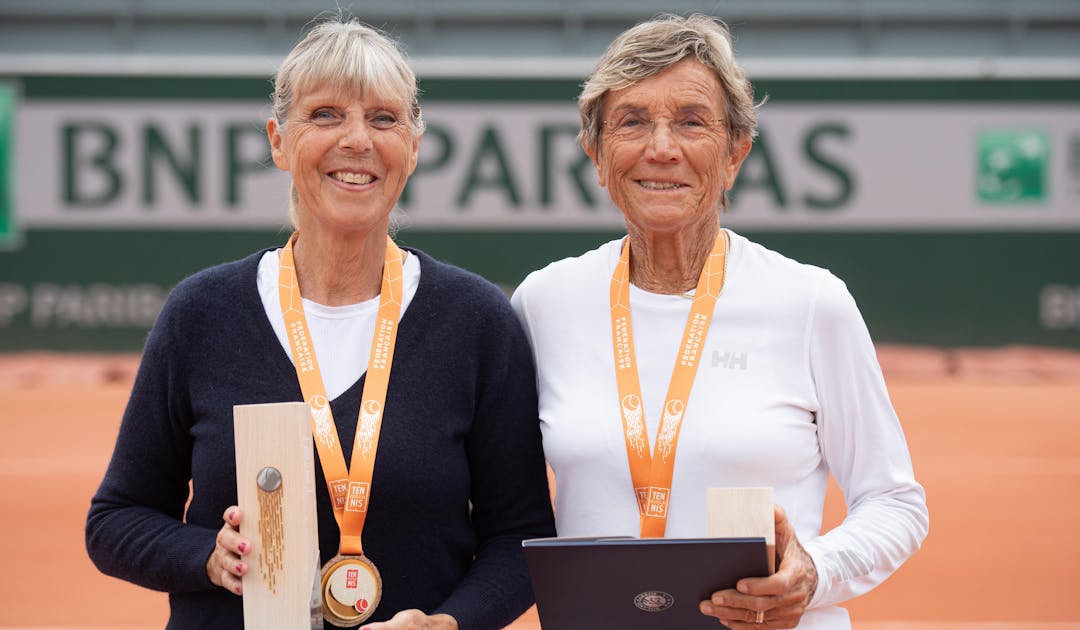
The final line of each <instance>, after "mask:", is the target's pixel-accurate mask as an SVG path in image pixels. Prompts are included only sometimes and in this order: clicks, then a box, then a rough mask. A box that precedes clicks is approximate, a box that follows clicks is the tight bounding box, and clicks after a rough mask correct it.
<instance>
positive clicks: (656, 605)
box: [634, 591, 675, 613]
mask: <svg viewBox="0 0 1080 630" xmlns="http://www.w3.org/2000/svg"><path fill="white" fill-rule="evenodd" d="M634 605H635V606H637V607H638V608H639V609H641V610H644V611H645V612H650V613H655V612H663V611H665V610H667V609H668V608H671V607H672V606H674V605H675V598H674V597H672V596H671V593H665V592H664V591H645V592H642V593H638V594H637V595H635V596H634Z"/></svg>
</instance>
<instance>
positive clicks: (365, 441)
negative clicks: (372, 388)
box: [356, 399, 382, 455]
mask: <svg viewBox="0 0 1080 630" xmlns="http://www.w3.org/2000/svg"><path fill="white" fill-rule="evenodd" d="M381 416H382V405H381V404H380V403H379V401H377V400H371V399H368V400H365V401H364V402H363V403H362V404H361V405H360V424H359V425H358V426H357V427H356V447H357V448H359V449H360V450H361V451H363V453H364V455H367V454H368V453H369V452H370V451H371V449H373V448H375V434H376V432H378V430H379V419H380V418H381Z"/></svg>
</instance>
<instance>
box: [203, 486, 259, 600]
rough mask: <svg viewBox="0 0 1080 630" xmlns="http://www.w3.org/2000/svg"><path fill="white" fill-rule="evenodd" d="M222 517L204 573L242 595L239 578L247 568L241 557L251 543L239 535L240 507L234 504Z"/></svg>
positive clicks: (229, 589) (217, 582) (224, 587)
mask: <svg viewBox="0 0 1080 630" xmlns="http://www.w3.org/2000/svg"><path fill="white" fill-rule="evenodd" d="M222 518H223V519H224V520H225V524H224V525H222V526H221V529H220V530H219V531H218V535H217V544H216V545H215V546H214V552H213V553H211V554H210V558H209V559H208V560H207V561H206V575H208V576H210V581H211V582H213V583H214V584H216V585H218V586H220V587H221V588H223V589H225V590H227V591H229V592H231V593H236V594H237V595H243V594H244V587H243V583H242V582H241V578H242V577H243V576H244V574H245V573H247V570H248V565H247V563H246V562H244V560H243V557H244V556H245V555H246V554H247V553H248V552H250V551H251V543H250V542H248V540H247V539H246V538H244V537H242V536H241V535H240V519H241V518H243V514H242V513H241V512H240V508H238V507H237V506H235V505H234V506H232V507H230V508H228V509H227V510H225V514H224V515H222Z"/></svg>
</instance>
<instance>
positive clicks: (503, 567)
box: [436, 295, 555, 630]
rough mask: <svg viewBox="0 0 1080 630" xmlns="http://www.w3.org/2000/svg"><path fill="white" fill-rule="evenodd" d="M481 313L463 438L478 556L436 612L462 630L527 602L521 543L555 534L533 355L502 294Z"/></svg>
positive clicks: (504, 619)
mask: <svg viewBox="0 0 1080 630" xmlns="http://www.w3.org/2000/svg"><path fill="white" fill-rule="evenodd" d="M481 312H484V313H486V316H485V319H486V320H487V321H485V322H484V323H483V324H482V325H480V326H479V329H480V330H481V331H483V333H482V335H481V339H480V347H481V350H480V361H479V364H478V366H479V367H478V369H479V376H478V379H477V392H476V400H477V406H476V415H475V418H474V421H473V426H472V431H471V432H470V435H469V437H468V438H467V445H466V448H467V451H468V459H469V470H470V475H471V490H470V491H471V503H472V521H473V528H474V530H475V533H476V536H477V541H478V545H477V548H478V551H477V554H476V558H475V561H474V562H473V564H472V566H471V567H470V569H469V571H468V573H467V574H466V576H465V578H464V579H463V580H462V581H461V583H460V584H459V585H458V587H457V588H456V589H455V591H454V592H453V594H451V596H450V597H449V598H448V599H447V600H446V601H445V602H444V603H443V605H442V606H440V608H439V610H437V611H436V612H445V613H448V614H450V615H452V616H453V617H454V618H455V619H457V621H458V623H459V624H460V627H461V629H462V630H466V629H468V628H501V627H504V626H506V625H508V624H510V623H511V622H512V621H513V620H514V619H516V618H517V617H518V616H519V615H521V614H522V613H523V612H524V611H525V610H526V609H527V608H528V607H529V606H530V605H531V604H532V603H533V593H532V586H531V583H530V581H529V574H528V567H527V566H526V563H525V557H524V554H523V553H522V549H521V542H522V541H523V540H525V539H528V538H541V537H548V536H554V535H555V525H554V517H553V515H552V510H551V498H550V493H549V491H548V483H547V473H546V466H545V463H544V456H543V450H542V446H541V436H540V423H539V419H538V415H537V396H536V381H535V378H536V377H535V370H534V367H533V360H532V353H531V352H530V350H529V345H528V342H527V341H526V339H525V335H524V334H523V332H522V330H521V326H520V324H519V323H518V320H517V318H516V317H515V316H514V313H513V311H512V310H511V308H510V305H509V304H508V303H507V301H506V299H505V298H504V297H502V296H501V295H500V296H498V299H497V300H493V304H490V305H487V306H486V307H485V308H484V309H482V311H481Z"/></svg>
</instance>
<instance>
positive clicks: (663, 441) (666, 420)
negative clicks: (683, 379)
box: [655, 398, 686, 461]
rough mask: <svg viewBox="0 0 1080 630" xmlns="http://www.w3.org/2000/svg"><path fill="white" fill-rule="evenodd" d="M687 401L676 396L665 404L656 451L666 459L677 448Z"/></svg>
mask: <svg viewBox="0 0 1080 630" xmlns="http://www.w3.org/2000/svg"><path fill="white" fill-rule="evenodd" d="M685 411H686V403H684V402H683V401H681V400H679V399H678V398H676V399H675V400H672V401H669V402H668V404H667V405H666V406H664V417H663V419H661V420H660V435H658V436H656V453H655V455H659V456H660V457H661V458H662V459H664V460H665V461H666V460H667V458H668V457H670V456H671V451H673V450H675V436H676V435H678V433H679V423H681V422H682V416H683V412H685Z"/></svg>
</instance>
